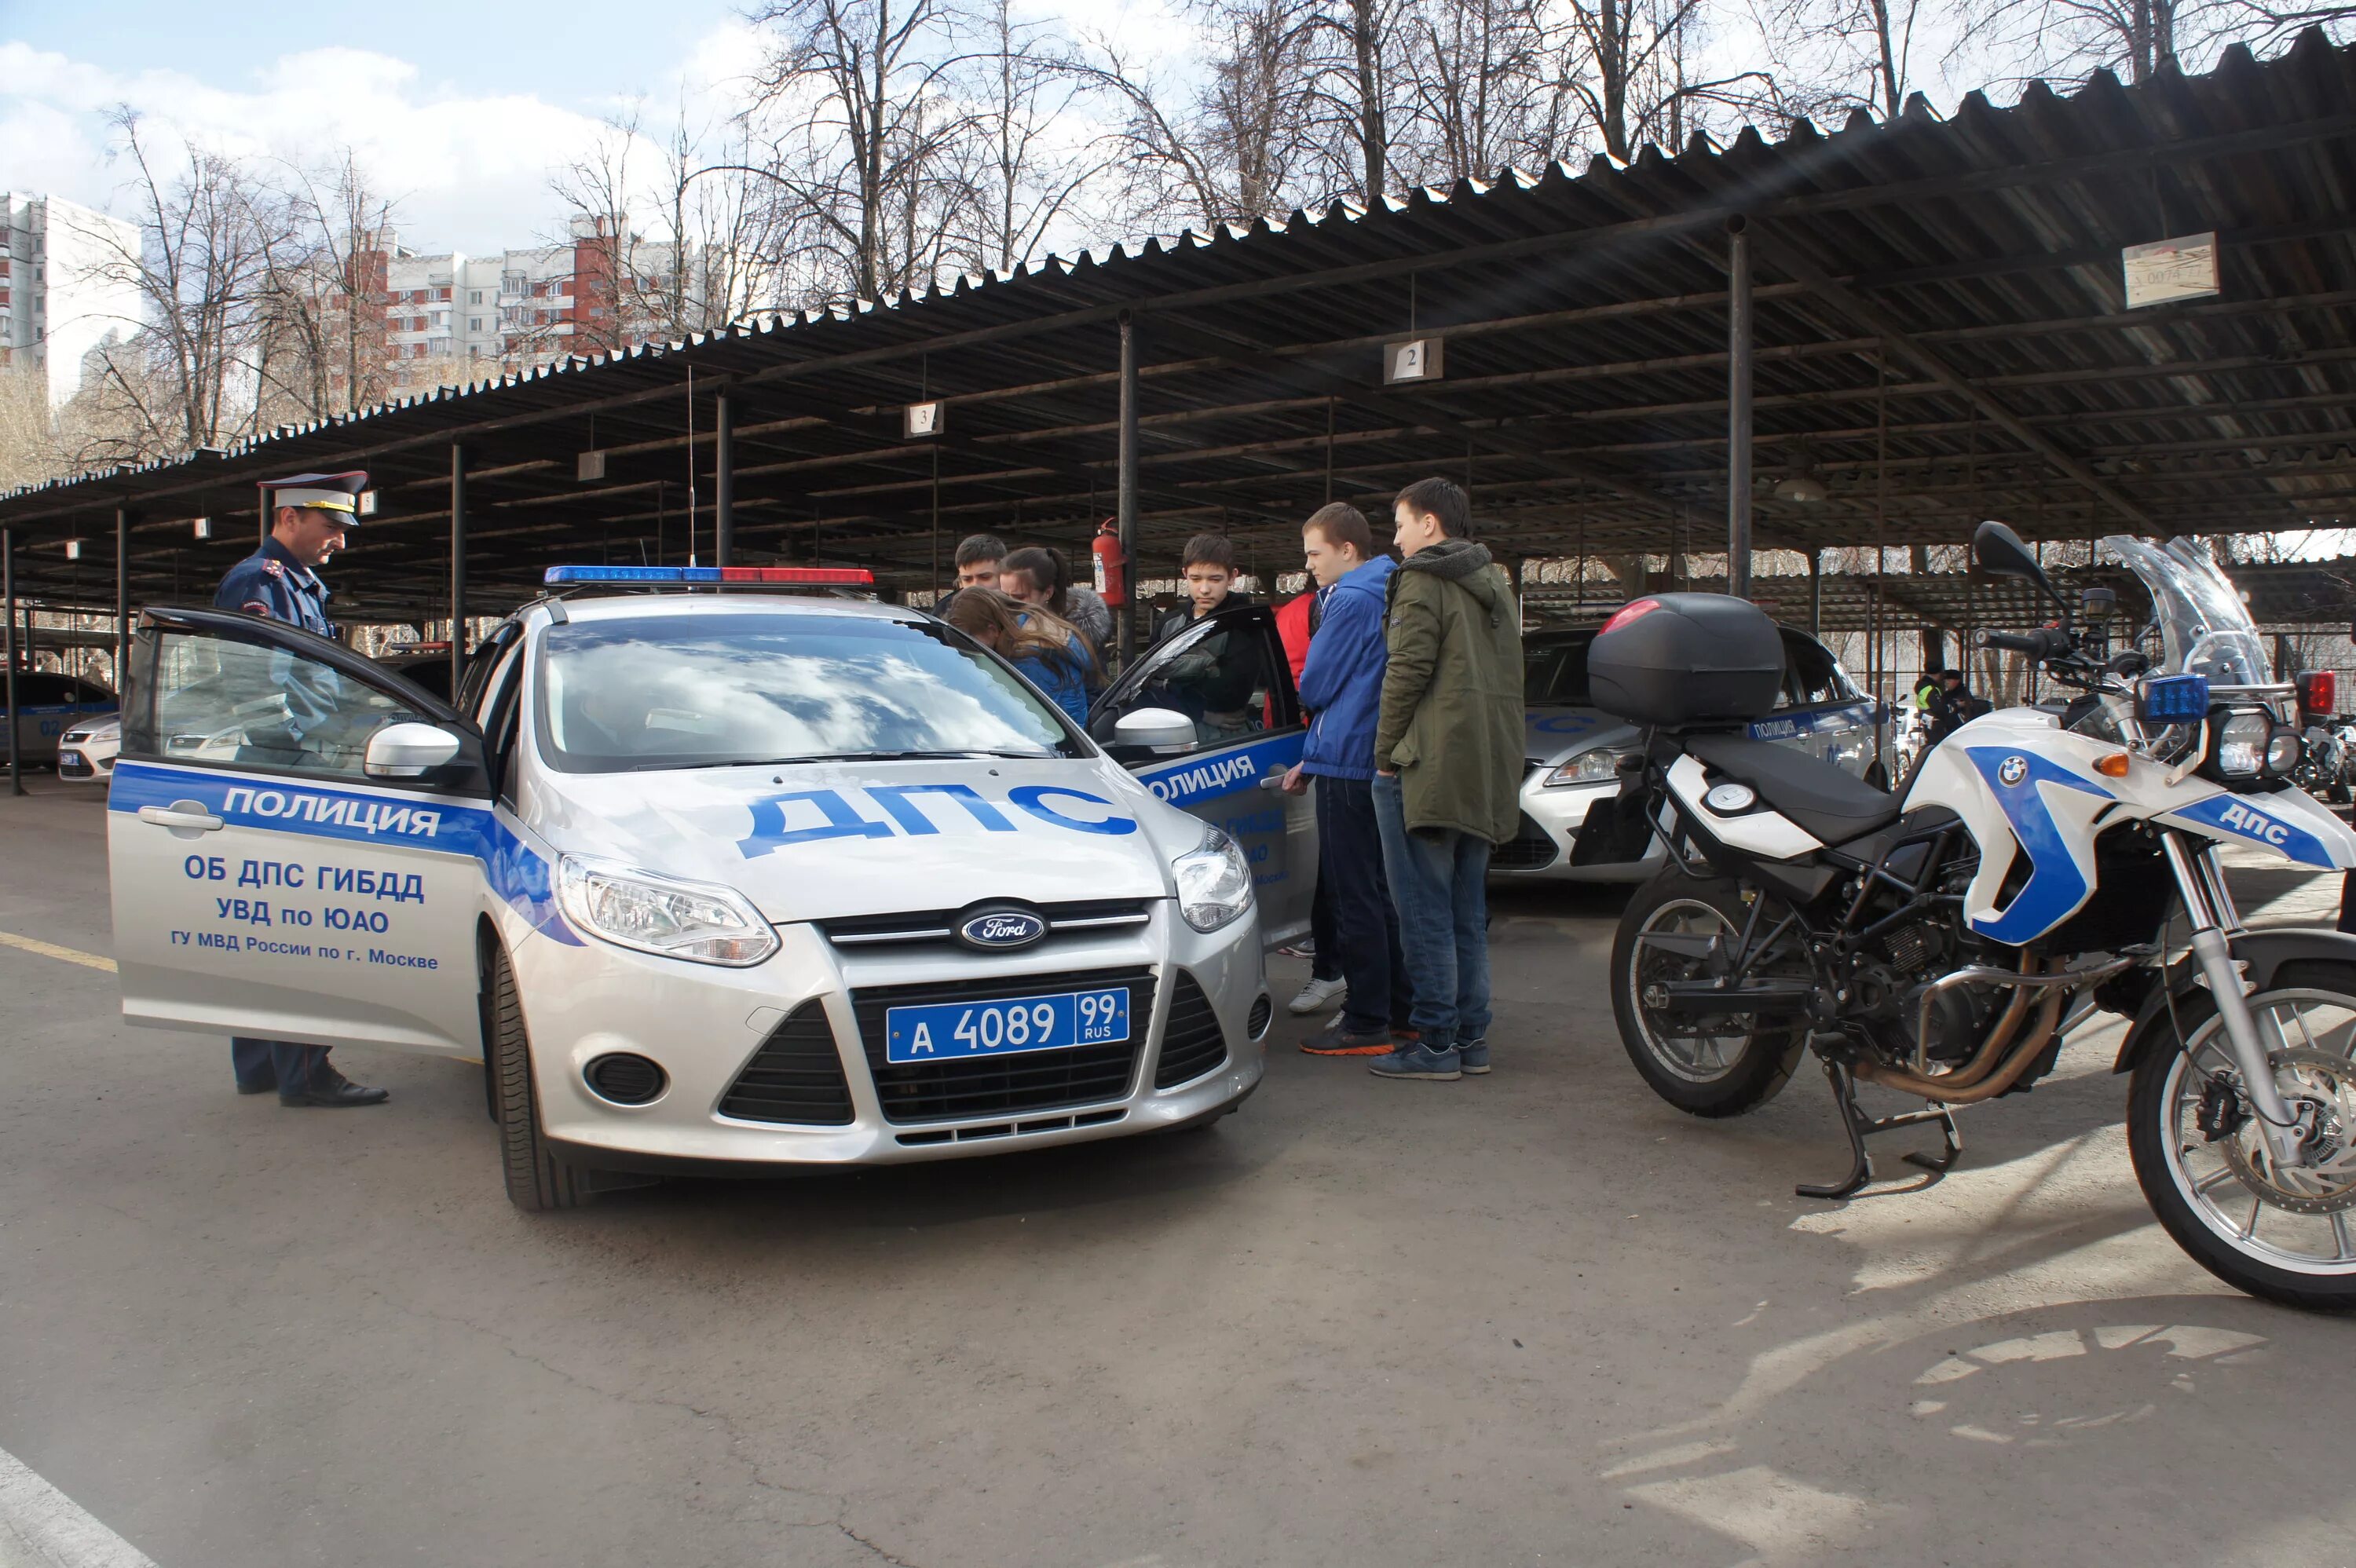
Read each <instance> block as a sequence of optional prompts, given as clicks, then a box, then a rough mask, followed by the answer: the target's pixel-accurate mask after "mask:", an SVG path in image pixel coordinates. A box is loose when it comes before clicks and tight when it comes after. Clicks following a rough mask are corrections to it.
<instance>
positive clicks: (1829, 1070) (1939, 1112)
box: [1792, 1061, 1964, 1201]
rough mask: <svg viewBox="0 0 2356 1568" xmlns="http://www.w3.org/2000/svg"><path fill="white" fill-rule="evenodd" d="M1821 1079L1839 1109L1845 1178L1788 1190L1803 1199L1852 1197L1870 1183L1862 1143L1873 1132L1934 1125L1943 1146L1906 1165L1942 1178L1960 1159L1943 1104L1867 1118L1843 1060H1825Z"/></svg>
mask: <svg viewBox="0 0 2356 1568" xmlns="http://www.w3.org/2000/svg"><path fill="white" fill-rule="evenodd" d="M1825 1077H1826V1079H1828V1080H1830V1082H1831V1083H1832V1087H1833V1104H1834V1105H1835V1106H1836V1107H1837V1109H1838V1110H1839V1112H1840V1118H1841V1130H1842V1131H1843V1132H1845V1133H1847V1135H1848V1153H1849V1168H1848V1175H1847V1176H1846V1177H1844V1178H1843V1179H1840V1180H1838V1181H1834V1182H1824V1183H1818V1182H1813V1181H1803V1182H1801V1183H1799V1184H1798V1185H1797V1186H1795V1187H1794V1188H1793V1189H1792V1190H1793V1191H1794V1192H1796V1193H1798V1194H1799V1195H1800V1196H1801V1197H1803V1198H1827V1199H1831V1200H1835V1201H1838V1200H1841V1199H1844V1198H1849V1197H1854V1196H1855V1195H1856V1194H1857V1193H1858V1192H1859V1191H1861V1190H1862V1189H1865V1188H1866V1187H1867V1186H1869V1185H1870V1184H1871V1182H1872V1180H1873V1156H1872V1155H1870V1154H1869V1153H1867V1152H1866V1147H1865V1140H1866V1139H1867V1138H1869V1137H1871V1136H1873V1135H1874V1134H1876V1133H1887V1132H1895V1131H1896V1130H1897V1129H1899V1128H1900V1127H1913V1126H1920V1125H1922V1124H1923V1123H1925V1122H1935V1123H1937V1124H1938V1126H1939V1135H1940V1136H1941V1137H1942V1138H1943V1139H1944V1142H1945V1146H1946V1147H1944V1149H1942V1150H1941V1152H1939V1153H1938V1154H1935V1155H1930V1154H1921V1153H1914V1154H1909V1155H1907V1156H1905V1159H1906V1161H1907V1163H1908V1164H1910V1165H1917V1166H1920V1167H1922V1168H1923V1169H1924V1170H1927V1171H1930V1172H1931V1173H1932V1174H1933V1175H1936V1176H1944V1175H1945V1174H1946V1173H1947V1171H1949V1170H1950V1169H1952V1168H1954V1163H1955V1161H1956V1160H1958V1159H1960V1158H1961V1157H1963V1152H1964V1136H1963V1133H1962V1131H1961V1130H1960V1129H1959V1128H1958V1127H1957V1126H1956V1125H1955V1115H1954V1112H1953V1111H1951V1110H1949V1109H1948V1108H1947V1107H1946V1106H1944V1105H1933V1106H1932V1107H1931V1108H1930V1109H1928V1110H1922V1111H1906V1112H1901V1114H1899V1115H1895V1116H1879V1117H1875V1116H1869V1115H1866V1114H1865V1112H1864V1110H1863V1108H1861V1107H1860V1106H1859V1105H1858V1103H1857V1077H1856V1075H1855V1074H1854V1073H1852V1072H1850V1071H1849V1069H1848V1063H1847V1062H1846V1061H1826V1063H1825Z"/></svg>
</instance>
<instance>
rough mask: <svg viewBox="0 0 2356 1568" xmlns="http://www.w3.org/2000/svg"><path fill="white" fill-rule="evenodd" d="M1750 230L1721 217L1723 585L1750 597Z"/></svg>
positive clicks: (1737, 594) (1741, 596) (1738, 219)
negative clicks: (1723, 255) (1723, 296)
mask: <svg viewBox="0 0 2356 1568" xmlns="http://www.w3.org/2000/svg"><path fill="white" fill-rule="evenodd" d="M1726 591H1727V592H1729V593H1731V594H1733V595H1734V596H1735V597H1736V598H1737V599H1748V598H1750V597H1751V236H1750V235H1749V234H1748V233H1747V232H1746V231H1745V223H1744V220H1743V219H1742V218H1741V217H1740V216H1736V217H1733V218H1730V219H1727V220H1726Z"/></svg>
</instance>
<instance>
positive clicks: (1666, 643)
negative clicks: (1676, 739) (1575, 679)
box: [1587, 593, 1783, 728]
mask: <svg viewBox="0 0 2356 1568" xmlns="http://www.w3.org/2000/svg"><path fill="white" fill-rule="evenodd" d="M1645 597H1646V598H1648V599H1651V600H1653V601H1655V606H1654V608H1652V609H1649V610H1646V611H1644V613H1641V614H1639V615H1636V616H1635V617H1634V618H1633V619H1631V620H1627V621H1623V622H1621V623H1620V624H1617V625H1609V624H1607V629H1606V630H1605V631H1603V632H1602V633H1601V634H1600V635H1598V636H1597V637H1596V639H1595V642H1594V644H1593V645H1591V646H1590V648H1589V649H1588V651H1587V687H1588V691H1589V693H1590V696H1591V697H1592V699H1593V700H1594V703H1595V706H1596V707H1598V708H1601V709H1603V710H1604V711H1605V712H1606V713H1610V714H1613V715H1615V716H1617V717H1619V718H1622V719H1625V720H1628V721H1629V722H1631V723H1633V724H1653V725H1661V726H1664V727H1667V728H1686V727H1691V726H1695V725H1705V724H1747V723H1749V722H1750V721H1751V720H1754V719H1762V718H1764V717H1765V716H1766V715H1767V713H1768V712H1769V711H1770V710H1771V709H1773V708H1774V706H1775V704H1776V702H1777V701H1778V699H1780V698H1781V696H1782V693H1783V638H1782V637H1781V636H1780V635H1777V633H1776V630H1775V623H1774V622H1772V621H1771V620H1769V619H1768V618H1767V613H1766V612H1765V611H1763V610H1762V609H1760V608H1759V606H1758V605H1756V604H1753V603H1751V602H1750V601H1749V600H1747V599H1733V598H1729V597H1728V596H1727V595H1725V594H1723V593H1656V594H1647V595H1645ZM1632 608H1633V606H1632ZM1621 613H1622V614H1623V615H1624V614H1626V613H1627V611H1624V610H1623V611H1622V612H1621Z"/></svg>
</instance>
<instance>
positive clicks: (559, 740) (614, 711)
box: [538, 612, 1083, 773]
mask: <svg viewBox="0 0 2356 1568" xmlns="http://www.w3.org/2000/svg"><path fill="white" fill-rule="evenodd" d="M538 720H539V726H540V744H541V752H542V753H543V754H544V755H545V756H546V758H547V760H548V762H549V763H550V764H551V765H552V766H553V767H555V768H557V769H558V770H559V771H561V772H564V773H631V772H639V771H648V770H654V769H664V768H708V767H729V766H740V765H744V764H751V763H762V764H782V763H801V762H821V761H826V760H829V759H853V758H856V759H862V760H877V759H883V758H907V757H926V756H971V755H976V754H982V755H991V756H1017V757H1053V756H1067V757H1068V756H1079V755H1081V754H1083V752H1082V748H1081V745H1080V742H1079V741H1077V740H1076V738H1075V737H1074V735H1073V733H1072V731H1071V730H1070V728H1069V727H1068V726H1067V725H1066V723H1065V722H1064V720H1063V718H1062V716H1061V715H1060V714H1058V713H1057V712H1056V711H1055V709H1054V708H1053V707H1052V706H1051V705H1049V704H1048V703H1047V702H1046V701H1045V700H1044V699H1042V698H1041V697H1040V696H1039V695H1038V694H1037V693H1036V692H1034V691H1033V690H1032V689H1031V688H1029V687H1028V686H1026V685H1025V684H1024V683H1023V679H1022V677H1020V676H1017V675H1016V674H1014V673H1013V671H1012V670H1010V669H1008V668H1007V667H1005V666H1004V665H1001V664H1000V663H999V662H998V661H997V660H995V659H993V658H991V656H989V655H988V654H986V653H984V652H982V651H981V650H980V648H979V647H978V646H976V645H974V644H972V643H971V642H969V640H967V639H966V638H965V637H964V636H963V635H960V634H958V633H957V632H954V631H952V630H950V629H949V628H948V627H947V626H942V625H938V624H930V623H921V622H908V621H888V620H883V619H879V618H870V617H866V616H852V615H812V614H795V613H774V612H772V613H759V612H747V613H734V614H732V613H720V614H712V615H647V616H637V617H632V618H629V619H622V620H589V621H574V622H570V623H568V624H563V625H560V626H552V627H550V628H549V629H548V632H547V635H546V636H545V638H544V639H543V641H542V643H541V679H540V702H539V710H538Z"/></svg>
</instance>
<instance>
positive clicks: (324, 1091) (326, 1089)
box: [278, 1061, 392, 1110]
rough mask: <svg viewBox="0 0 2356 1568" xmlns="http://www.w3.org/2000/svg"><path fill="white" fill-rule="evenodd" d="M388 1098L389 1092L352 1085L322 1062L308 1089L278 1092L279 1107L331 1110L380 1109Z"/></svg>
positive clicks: (389, 1097)
mask: <svg viewBox="0 0 2356 1568" xmlns="http://www.w3.org/2000/svg"><path fill="white" fill-rule="evenodd" d="M391 1098H392V1092H391V1090H389V1089H371V1088H369V1087H368V1086H367V1085H366V1084H364V1083H353V1082H352V1081H351V1080H350V1079H348V1078H347V1077H345V1076H344V1075H343V1074H342V1073H340V1072H337V1071H336V1070H335V1069H334V1068H333V1067H330V1066H328V1065H327V1063H326V1062H324V1061H323V1062H321V1063H320V1064H319V1067H318V1070H317V1071H316V1072H313V1073H312V1074H311V1086H310V1087H309V1088H308V1089H300V1090H296V1091H295V1092H293V1093H288V1092H286V1091H284V1090H281V1091H279V1094H278V1103H279V1104H282V1105H323V1106H326V1107H327V1108H328V1109H330V1110H341V1109H343V1108H344V1107H346V1106H349V1105H381V1104H384V1103H385V1102H386V1101H387V1100H390V1099H391Z"/></svg>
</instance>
